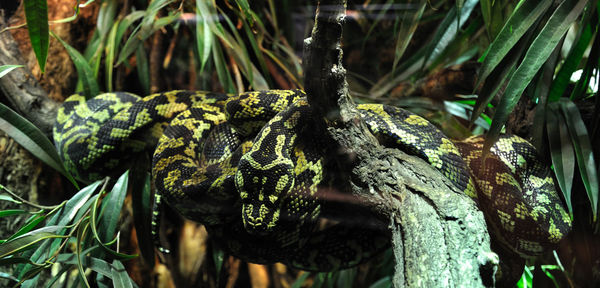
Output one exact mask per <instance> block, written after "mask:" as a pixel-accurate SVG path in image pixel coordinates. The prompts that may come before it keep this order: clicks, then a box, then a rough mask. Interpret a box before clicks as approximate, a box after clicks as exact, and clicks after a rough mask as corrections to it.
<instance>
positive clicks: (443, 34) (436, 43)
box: [423, 0, 479, 67]
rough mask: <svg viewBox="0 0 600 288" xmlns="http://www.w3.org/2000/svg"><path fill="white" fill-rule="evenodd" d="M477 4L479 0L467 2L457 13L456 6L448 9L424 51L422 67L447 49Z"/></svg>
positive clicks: (468, 0)
mask: <svg viewBox="0 0 600 288" xmlns="http://www.w3.org/2000/svg"><path fill="white" fill-rule="evenodd" d="M477 3H479V0H467V1H466V2H465V4H464V6H463V7H462V9H461V10H460V11H458V12H457V10H456V6H454V7H452V9H450V11H449V12H448V14H447V15H446V17H445V18H444V20H443V21H442V23H440V25H439V26H438V29H437V31H436V32H435V34H434V35H433V38H432V39H431V40H430V43H431V44H430V45H429V46H428V47H427V49H426V52H425V58H424V61H423V67H427V66H428V65H429V64H430V63H431V62H432V61H433V60H435V59H436V58H437V57H438V56H439V55H441V54H442V52H443V51H444V50H445V49H446V47H448V45H449V44H450V42H452V40H453V39H454V38H455V37H456V35H457V34H458V32H459V29H460V26H462V25H463V24H464V23H465V21H467V19H469V15H471V12H472V11H473V8H475V5H477ZM457 19H458V21H457Z"/></svg>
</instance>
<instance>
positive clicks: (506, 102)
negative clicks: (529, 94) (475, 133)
mask: <svg viewBox="0 0 600 288" xmlns="http://www.w3.org/2000/svg"><path fill="white" fill-rule="evenodd" d="M586 2H587V1H586V0H582V1H577V0H565V1H564V2H563V3H561V4H560V5H559V6H558V8H557V9H556V10H555V11H554V13H553V14H552V16H550V19H548V22H547V23H546V25H545V26H544V28H542V30H541V31H540V33H539V34H538V35H537V37H536V38H535V39H534V40H533V42H532V43H531V45H530V47H529V48H528V50H527V52H526V54H525V57H524V58H523V61H522V62H521V64H520V65H519V67H518V68H517V70H516V71H515V73H514V74H513V75H512V76H511V78H510V80H508V84H507V85H506V92H505V93H504V95H503V96H502V98H501V100H500V103H499V104H498V106H497V107H496V113H495V114H494V117H493V118H492V125H491V127H490V131H489V132H488V133H487V134H486V139H485V144H484V147H483V153H484V154H486V153H487V152H488V151H489V149H490V147H492V145H493V144H494V142H496V140H497V139H498V136H499V135H500V130H501V129H502V127H503V126H504V123H505V122H506V119H507V118H508V115H509V114H510V112H512V110H513V108H514V107H515V105H516V104H517V102H518V101H519V98H520V97H521V94H522V93H523V91H524V90H525V88H526V87H527V85H529V83H530V82H531V80H532V79H533V77H534V76H535V75H536V73H537V71H538V70H539V69H540V67H541V66H542V65H543V64H544V63H545V62H546V60H547V59H548V57H549V56H550V54H551V53H552V51H553V50H554V48H555V47H556V45H557V44H558V42H559V41H560V39H561V38H562V37H563V35H564V34H565V33H566V32H567V30H568V29H569V27H570V26H571V24H572V23H573V21H575V19H577V17H578V16H579V14H580V13H581V11H582V10H583V8H584V7H585V4H586ZM500 33H501V34H502V32H500ZM498 37H500V36H498ZM488 57H489V54H488Z"/></svg>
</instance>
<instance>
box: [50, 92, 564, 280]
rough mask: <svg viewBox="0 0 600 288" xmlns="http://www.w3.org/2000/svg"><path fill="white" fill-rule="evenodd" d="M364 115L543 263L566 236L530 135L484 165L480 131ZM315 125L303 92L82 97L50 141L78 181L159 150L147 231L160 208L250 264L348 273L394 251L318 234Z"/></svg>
mask: <svg viewBox="0 0 600 288" xmlns="http://www.w3.org/2000/svg"><path fill="white" fill-rule="evenodd" d="M357 108H358V110H359V111H360V113H361V116H362V118H363V119H364V120H365V122H366V123H367V125H368V127H369V129H370V130H371V132H372V133H373V134H374V135H375V136H377V138H378V139H379V141H380V142H381V143H382V144H384V145H386V146H389V147H397V148H399V149H402V150H404V151H405V152H408V153H411V154H414V155H417V156H419V157H421V158H422V159H424V160H425V161H427V162H428V163H430V164H431V165H432V166H433V167H435V168H437V169H438V170H439V171H441V172H442V174H444V175H445V176H446V177H447V178H448V179H450V180H451V181H452V182H453V183H454V184H455V185H456V187H457V188H458V189H460V190H461V191H464V193H466V194H467V195H469V196H471V197H472V198H473V199H475V200H476V201H477V202H478V204H479V206H480V208H481V209H482V210H483V211H484V214H485V215H486V219H487V222H488V224H489V225H490V226H491V228H492V229H490V231H491V232H492V234H493V235H494V238H496V239H497V240H498V241H499V242H500V243H502V244H504V246H505V247H507V248H508V249H510V250H512V251H514V252H516V253H518V254H519V255H521V256H523V257H530V256H535V255H539V254H541V253H543V252H544V251H548V250H549V249H552V248H553V247H555V246H556V244H557V243H558V242H559V241H560V240H561V239H562V238H563V237H564V236H565V235H566V234H567V233H568V232H569V230H570V227H571V223H570V218H569V215H568V214H567V213H566V212H565V209H564V206H563V205H562V202H561V200H560V198H559V196H558V193H557V192H556V190H555V186H554V183H553V180H552V177H551V171H550V170H549V168H548V167H546V166H545V165H543V163H542V162H541V161H540V160H539V157H538V156H537V154H536V151H535V149H534V148H533V147H532V146H531V144H529V143H527V142H526V141H525V140H523V139H521V138H519V137H517V136H510V135H503V136H502V137H501V138H500V140H499V141H498V142H497V143H496V144H495V145H494V146H493V147H492V149H491V155H490V156H488V158H487V160H486V161H485V162H484V163H482V161H481V147H482V145H483V142H482V141H483V140H482V138H481V137H472V138H469V139H467V140H464V141H461V142H455V141H451V140H450V139H449V138H447V137H446V136H445V135H444V134H442V133H441V132H440V131H439V130H438V129H437V128H436V127H435V126H433V125H432V124H430V123H429V122H427V121H426V120H425V119H423V118H421V117H419V116H417V115H414V114H411V113H410V112H407V111H405V110H402V109H400V108H396V107H392V106H386V105H379V104H361V105H358V106H357ZM310 118H311V111H310V109H309V106H308V104H307V102H306V98H305V94H304V92H302V91H299V90H269V91H256V92H247V93H241V94H238V95H227V94H219V93H209V92H197V91H170V92H165V93H159V94H153V95H150V96H147V97H144V98H140V97H138V96H136V95H133V94H129V93H122V92H118V93H105V94H101V95H98V96H96V97H94V98H93V99H90V100H88V101H86V100H85V98H84V97H83V96H81V95H77V94H76V95H73V96H71V97H69V98H68V99H67V100H66V101H65V103H64V104H63V106H62V107H61V109H60V110H59V113H58V116H57V121H56V124H55V127H54V140H55V144H56V147H57V149H58V151H59V155H60V156H61V158H62V159H63V161H64V163H65V166H66V167H67V169H68V170H69V171H71V172H72V173H73V174H74V175H75V176H76V177H77V178H78V179H80V180H83V181H90V180H93V179H98V178H99V177H102V176H103V175H115V174H117V173H120V172H122V171H124V170H125V169H127V168H128V165H130V164H129V163H131V162H132V160H133V159H134V157H135V155H138V154H139V153H144V151H145V152H146V153H153V154H154V156H153V161H152V162H153V163H152V175H153V179H154V184H155V187H156V191H157V193H156V194H155V205H154V216H155V218H154V219H153V230H154V232H153V233H155V231H156V230H157V225H158V224H157V223H158V219H159V217H158V216H159V215H158V211H159V210H158V208H159V205H160V204H161V203H162V202H163V201H164V202H166V203H167V204H168V205H169V206H170V207H172V208H173V209H175V210H176V211H177V212H179V213H180V214H181V215H183V216H184V217H186V218H188V219H191V220H194V221H197V222H199V223H202V224H204V225H205V226H206V227H207V229H208V231H209V233H210V234H211V236H212V237H214V238H215V239H216V240H217V241H216V242H217V243H220V245H222V246H223V248H224V249H226V250H227V251H229V252H230V253H232V254H233V255H235V256H237V257H239V258H242V259H244V260H248V261H251V262H258V263H266V262H276V261H280V262H284V263H286V264H288V265H291V266H293V267H297V268H301V269H306V270H321V271H325V270H332V269H338V268H344V267H350V266H354V265H357V264H359V263H361V262H363V261H365V260H366V259H369V258H370V257H372V256H373V255H375V254H377V253H379V252H380V251H381V250H383V249H385V248H386V247H388V245H389V241H388V239H389V238H388V237H389V235H387V234H386V233H384V232H378V231H371V232H369V233H365V231H361V230H362V229H360V228H359V227H347V226H343V225H330V226H329V227H327V228H324V229H316V228H315V227H316V223H317V219H318V218H319V216H320V212H321V211H320V209H321V207H322V205H321V204H322V203H321V201H320V197H321V196H320V194H319V193H318V192H319V191H323V189H322V188H324V185H326V184H325V182H326V181H324V175H325V171H324V167H325V166H324V163H323V161H324V160H323V151H322V147H323V146H324V145H323V143H320V142H319V140H316V139H311V138H310V137H307V132H308V131H310V130H311V123H312V122H310V121H308V120H307V119H310ZM155 236H156V235H155Z"/></svg>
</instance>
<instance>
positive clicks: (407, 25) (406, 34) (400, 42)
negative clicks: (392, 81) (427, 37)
mask: <svg viewBox="0 0 600 288" xmlns="http://www.w3.org/2000/svg"><path fill="white" fill-rule="evenodd" d="M425 4H427V1H426V0H419V2H418V4H417V7H418V8H417V9H416V10H417V11H415V12H414V13H412V14H410V15H408V14H409V13H408V12H407V13H404V14H403V15H402V16H401V17H400V20H399V21H400V28H399V29H398V30H399V31H398V34H397V36H396V37H397V38H396V39H397V41H396V49H395V53H394V63H393V66H392V73H394V71H395V70H396V65H398V62H399V61H400V59H401V58H402V55H404V51H406V47H408V44H409V43H410V40H411V39H412V36H413V34H414V33H415V30H417V26H418V25H419V21H420V20H421V16H422V15H423V11H424V10H425Z"/></svg>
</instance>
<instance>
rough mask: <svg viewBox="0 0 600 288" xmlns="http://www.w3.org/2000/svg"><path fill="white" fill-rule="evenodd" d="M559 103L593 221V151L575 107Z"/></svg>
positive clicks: (595, 175)
mask: <svg viewBox="0 0 600 288" xmlns="http://www.w3.org/2000/svg"><path fill="white" fill-rule="evenodd" d="M559 103H560V109H561V111H562V112H563V114H564V116H565V119H566V120H567V121H566V122H567V127H568V129H569V135H571V141H572V142H573V146H574V147H575V157H577V166H578V167H579V174H581V180H583V181H582V182H583V185H584V186H585V190H586V191H587V195H588V198H589V199H590V204H591V205H592V213H593V215H594V221H595V220H596V216H597V210H598V173H597V171H596V161H595V160H594V151H593V149H592V145H591V143H590V138H589V134H588V132H587V129H586V127H585V123H583V120H582V119H581V114H579V110H578V109H577V106H575V104H574V103H573V102H571V101H570V100H568V99H564V100H562V99H561V101H560V102H559Z"/></svg>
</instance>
